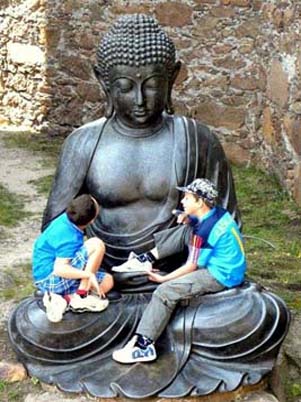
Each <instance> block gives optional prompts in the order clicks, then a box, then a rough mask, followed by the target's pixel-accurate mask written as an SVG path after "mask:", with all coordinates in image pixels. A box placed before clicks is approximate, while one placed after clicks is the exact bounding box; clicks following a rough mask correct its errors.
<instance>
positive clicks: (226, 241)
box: [190, 207, 247, 287]
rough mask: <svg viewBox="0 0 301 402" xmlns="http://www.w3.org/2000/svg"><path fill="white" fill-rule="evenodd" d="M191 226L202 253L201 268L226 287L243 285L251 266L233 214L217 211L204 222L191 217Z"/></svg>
mask: <svg viewBox="0 0 301 402" xmlns="http://www.w3.org/2000/svg"><path fill="white" fill-rule="evenodd" d="M190 225H191V226H192V227H193V233H194V236H192V240H193V243H194V245H197V248H198V250H199V252H198V257H197V264H198V266H199V267H203V268H207V269H208V270H209V271H210V273H211V275H212V276H213V277H214V278H215V279H216V280H217V281H218V282H220V283H222V284H223V285H224V286H226V287H233V286H237V285H240V284H241V283H242V282H243V281H244V275H245V271H246V268H247V263H246V257H245V251H244V247H243V239H242V236H241V233H240V231H239V228H238V226H237V224H236V222H235V220H234V219H233V218H232V216H231V215H230V214H229V212H227V211H226V210H225V209H223V208H221V207H215V208H213V209H211V210H210V211H209V212H208V213H207V214H206V215H205V216H204V217H202V219H201V220H200V219H198V218H197V217H195V216H193V217H192V216H191V217H190ZM195 251H196V250H195V248H194V253H195Z"/></svg>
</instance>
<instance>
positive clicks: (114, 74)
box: [94, 14, 181, 128]
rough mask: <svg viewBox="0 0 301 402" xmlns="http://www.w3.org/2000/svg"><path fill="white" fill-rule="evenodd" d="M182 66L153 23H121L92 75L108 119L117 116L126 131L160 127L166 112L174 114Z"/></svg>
mask: <svg viewBox="0 0 301 402" xmlns="http://www.w3.org/2000/svg"><path fill="white" fill-rule="evenodd" d="M180 65H181V64H180V62H176V55H175V46H174V44H173V42H172V41H171V39H170V38H169V37H168V36H167V34H166V33H165V32H164V31H163V30H162V29H161V27H160V26H159V25H158V23H157V22H156V20H155V19H154V18H152V17H150V16H147V15H144V14H132V15H124V16H122V17H121V18H119V19H118V20H117V21H116V22H115V24H114V25H113V27H112V29H111V30H110V31H109V32H108V33H106V34H105V35H104V37H103V39H102V41H101V43H100V45H99V48H98V50H97V64H96V66H95V69H94V70H95V74H96V77H97V79H98V80H99V82H100V83H101V85H102V87H103V89H104V92H105V94H106V97H107V108H106V116H107V117H110V116H112V115H113V113H115V115H116V118H117V119H119V121H120V122H121V123H123V124H124V125H125V126H127V127H130V128H145V127H152V126H153V125H155V124H157V123H158V121H159V120H160V119H161V118H162V112H163V111H166V112H167V113H168V114H172V113H173V107H172V102H171V91H172V86H173V83H174V81H175V79H176V77H177V74H178V72H179V69H180Z"/></svg>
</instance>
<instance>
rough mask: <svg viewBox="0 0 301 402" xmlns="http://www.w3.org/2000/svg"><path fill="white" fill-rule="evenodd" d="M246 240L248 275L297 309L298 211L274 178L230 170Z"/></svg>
mask: <svg viewBox="0 0 301 402" xmlns="http://www.w3.org/2000/svg"><path fill="white" fill-rule="evenodd" d="M233 172H234V178H235V184H236V190H237V197H238V202H239V206H240V210H241V214H242V220H243V234H244V235H245V239H246V244H245V247H246V253H247V259H248V276H249V277H250V279H251V280H255V281H256V282H259V283H260V284H262V285H264V286H266V287H267V288H269V289H271V290H272V291H274V292H276V293H277V294H279V295H280V296H281V297H283V299H284V300H285V301H286V302H287V304H288V305H289V307H291V308H292V309H300V308H301V302H300V301H299V299H300V298H299V297H298V296H297V292H298V291H300V290H301V273H300V264H301V210H300V208H298V207H297V205H296V203H295V202H294V201H293V200H292V199H290V197H289V196H288V194H287V193H286V192H285V191H284V190H282V188H281V186H280V184H279V182H278V181H277V179H276V178H275V177H274V176H269V175H267V174H266V173H264V172H262V171H260V170H258V169H256V168H254V167H251V168H241V167H233Z"/></svg>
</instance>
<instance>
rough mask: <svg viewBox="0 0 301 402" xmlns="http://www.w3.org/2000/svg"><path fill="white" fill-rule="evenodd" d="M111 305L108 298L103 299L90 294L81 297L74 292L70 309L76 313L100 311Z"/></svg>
mask: <svg viewBox="0 0 301 402" xmlns="http://www.w3.org/2000/svg"><path fill="white" fill-rule="evenodd" d="M108 305H109V300H108V299H101V298H100V297H98V296H93V295H88V296H86V297H81V296H80V295H78V294H73V295H72V296H71V300H70V303H69V309H70V310H71V311H73V312H75V313H84V312H95V313H97V312H100V311H103V310H105V309H106V308H107V307H108Z"/></svg>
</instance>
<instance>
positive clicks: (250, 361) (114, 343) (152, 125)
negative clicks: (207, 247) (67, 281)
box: [9, 15, 289, 398]
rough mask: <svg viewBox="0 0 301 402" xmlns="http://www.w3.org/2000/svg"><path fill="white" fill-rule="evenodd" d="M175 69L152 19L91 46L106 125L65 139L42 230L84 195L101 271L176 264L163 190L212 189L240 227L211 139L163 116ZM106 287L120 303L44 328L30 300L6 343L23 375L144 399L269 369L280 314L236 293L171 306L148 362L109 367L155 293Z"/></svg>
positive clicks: (243, 380)
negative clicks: (206, 183) (135, 263)
mask: <svg viewBox="0 0 301 402" xmlns="http://www.w3.org/2000/svg"><path fill="white" fill-rule="evenodd" d="M179 68H180V63H179V62H176V59H175V49H174V45H173V43H172V41H171V40H170V39H169V38H168V36H167V35H166V33H165V32H164V31H163V30H162V29H161V28H160V27H159V26H158V25H157V24H156V23H155V22H154V21H153V20H152V18H150V17H148V16H144V15H133V16H125V17H122V18H121V19H120V20H118V21H117V22H116V24H115V25H114V26H113V28H112V30H111V31H110V32H109V33H108V34H107V35H105V37H104V38H103V40H102V42H101V45H100V47H99V49H98V64H97V66H96V67H95V72H96V75H97V78H98V79H99V81H100V83H101V84H102V86H103V89H104V91H105V93H106V95H107V111H106V117H105V118H102V119H100V120H97V121H95V122H92V123H89V124H87V125H85V126H83V127H81V128H79V129H77V130H76V131H74V132H73V133H72V134H71V135H70V136H69V137H68V138H67V140H66V141H65V144H64V147H63V150H62V153H61V157H60V161H59V164H58V168H57V173H56V176H55V180H54V184H53V187H52V191H51V194H50V197H49V200H48V204H47V208H46V211H45V214H44V220H43V227H45V226H46V225H47V224H48V223H49V222H50V221H51V220H52V219H54V218H55V217H56V216H58V215H59V214H61V213H62V212H63V211H64V209H65V208H66V206H67V204H68V203H69V201H70V200H71V199H72V198H73V197H74V196H76V195H78V194H80V193H83V192H89V193H90V194H91V195H93V196H94V197H95V198H96V199H97V200H98V201H99V203H100V204H101V206H102V210H101V213H100V215H99V216H98V218H97V220H96V221H95V223H93V224H92V225H91V226H90V227H89V228H88V231H87V232H88V235H89V236H98V237H100V238H101V239H103V240H104V241H105V243H106V256H105V261H104V267H105V268H106V269H107V270H110V269H111V267H112V266H113V265H118V264H120V263H122V262H123V261H124V260H125V259H126V258H127V257H128V255H129V252H130V251H135V252H136V253H141V252H145V251H148V250H150V249H151V248H153V247H154V246H157V247H158V251H159V255H160V257H161V258H160V263H159V268H160V269H161V270H163V271H170V270H172V269H174V268H175V267H177V266H179V265H180V264H181V262H182V261H184V260H185V250H183V244H182V243H183V242H181V241H175V242H172V243H173V247H172V250H171V249H170V248H169V249H168V250H166V248H165V247H164V242H162V238H166V236H167V237H169V238H171V239H173V238H174V239H181V238H183V237H185V227H184V226H177V225H176V219H175V217H174V216H173V215H172V212H171V211H172V210H173V209H174V208H179V201H180V198H179V197H180V195H179V193H178V191H177V190H176V189H175V187H176V186H185V185H187V184H188V183H190V182H191V181H192V180H193V179H194V178H196V177H207V178H209V179H210V180H212V181H214V182H215V183H216V185H217V187H218V190H219V203H220V204H221V205H222V206H224V207H225V208H227V209H228V210H229V211H230V212H232V213H233V216H234V217H235V218H236V219H237V221H238V222H239V223H240V217H239V211H238V208H237V202H236V196H235V189H234V184H233V179H232V173H231V169H230V167H229V164H228V161H227V159H226V157H225V154H224V151H223V149H222V147H221V145H220V143H219V141H218V139H217V138H216V136H215V135H214V134H212V133H211V132H210V130H209V129H208V128H207V127H206V126H204V125H202V124H200V123H198V122H196V121H195V120H193V119H189V118H185V117H182V116H176V115H173V114H172V113H173V108H172V102H171V90H172V86H173V83H174V80H175V78H176V76H177V73H178V71H179ZM162 234H164V235H163V237H162ZM115 281H116V288H117V290H118V291H119V292H120V293H115V295H114V294H111V295H110V297H111V299H112V300H111V303H110V305H109V308H108V309H107V310H106V311H104V312H102V313H101V314H92V313H89V314H78V315H76V314H73V313H71V312H68V313H67V314H66V315H65V316H64V320H63V321H62V322H60V323H57V324H53V323H50V322H49V321H48V320H47V318H46V315H45V312H44V309H43V306H42V303H41V300H40V299H39V298H38V297H32V298H29V299H26V300H25V301H23V302H22V303H21V304H20V305H19V306H18V307H17V308H16V310H15V311H14V312H13V314H12V316H11V318H10V322H9V334H10V339H11V341H12V344H13V346H14V348H15V350H16V352H17V354H18V356H19V358H20V360H21V361H23V362H24V363H25V365H26V367H27V369H28V371H29V373H30V374H31V375H34V376H36V377H38V378H39V379H41V380H42V381H45V382H47V383H54V384H57V385H58V386H59V387H60V388H61V389H63V390H66V391H72V392H81V391H88V392H90V393H91V394H92V395H95V396H100V397H115V396H118V395H119V396H127V397H132V398H145V397H148V396H156V395H158V396H163V397H164V396H165V397H181V396H186V395H207V394H209V393H211V392H214V391H219V392H224V391H231V390H234V389H236V388H237V387H239V386H240V385H244V384H255V383H257V382H259V381H260V380H261V379H262V377H263V376H264V375H265V374H267V373H268V372H269V371H270V370H271V368H272V366H273V362H274V359H275V357H276V355H277V352H278V350H279V347H280V345H281V342H282V340H283V339H284V336H285V334H286V332H287V327H288V322H289V314H288V311H287V309H286V307H285V305H284V304H283V302H282V301H281V300H280V299H279V298H278V297H277V296H275V295H272V294H270V293H268V292H267V291H264V290H261V289H259V288H258V287H257V286H256V285H255V284H248V283H246V284H244V285H243V286H241V287H239V288H237V289H232V290H226V291H224V292H221V293H219V294H215V295H208V296H204V297H202V298H196V299H193V300H190V301H187V303H186V304H187V305H184V304H185V303H182V305H181V306H179V308H178V309H177V311H176V313H175V314H174V315H173V317H172V320H171V322H170V324H169V326H168V328H167V329H166V331H165V332H164V333H163V335H162V336H161V337H160V339H159V341H158V344H157V350H158V354H159V358H158V360H157V361H155V362H153V363H150V364H135V365H133V366H127V365H126V366H124V365H120V364H118V363H116V362H114V361H113V360H112V358H111V354H112V351H113V350H114V349H116V348H119V347H120V346H122V345H123V344H124V343H125V342H126V341H127V340H128V339H129V338H130V337H131V336H132V334H133V333H134V331H135V328H136V326H137V322H138V320H139V318H140V316H141V313H142V311H143V309H144V308H145V306H146V303H147V302H148V301H149V299H150V296H151V291H152V290H153V289H154V288H155V286H156V285H155V284H154V283H151V282H149V281H148V280H147V278H146V276H145V275H141V274H118V275H117V274H116V275H115Z"/></svg>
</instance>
